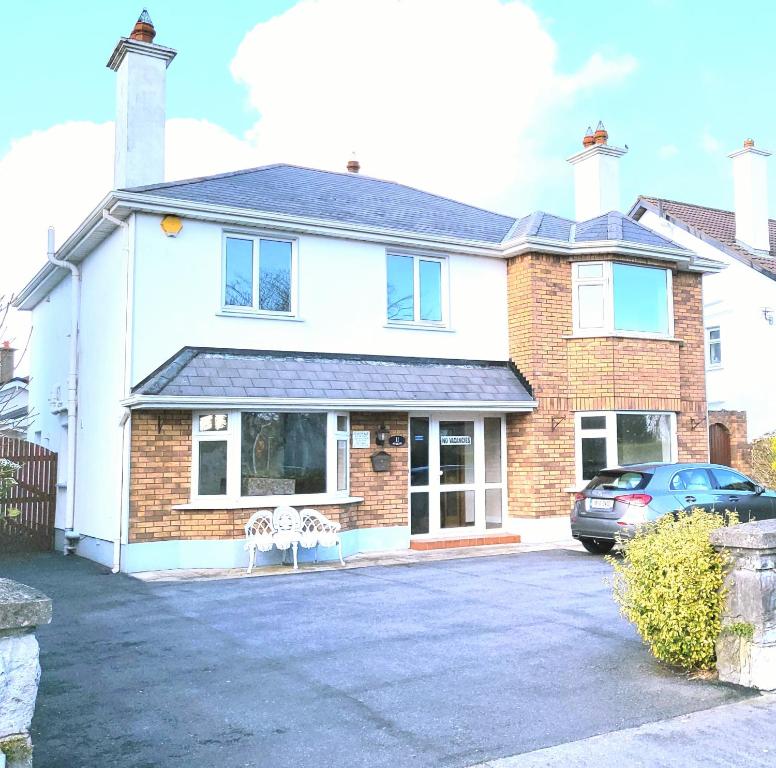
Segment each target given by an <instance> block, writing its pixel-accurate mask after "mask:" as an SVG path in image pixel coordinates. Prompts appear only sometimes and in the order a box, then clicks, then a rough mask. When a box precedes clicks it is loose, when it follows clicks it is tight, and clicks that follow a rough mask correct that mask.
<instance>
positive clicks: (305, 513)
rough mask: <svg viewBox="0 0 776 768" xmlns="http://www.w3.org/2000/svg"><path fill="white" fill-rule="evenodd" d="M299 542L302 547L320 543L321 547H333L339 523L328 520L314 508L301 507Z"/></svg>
mask: <svg viewBox="0 0 776 768" xmlns="http://www.w3.org/2000/svg"><path fill="white" fill-rule="evenodd" d="M299 514H300V516H301V518H302V535H301V542H302V546H303V547H314V546H316V544H320V545H321V546H322V547H333V546H334V545H335V544H336V543H337V538H338V537H337V532H338V531H339V529H340V527H341V526H340V524H339V523H335V522H334V521H333V520H329V518H328V517H326V516H325V515H322V514H321V513H320V512H318V511H317V510H315V509H303V510H302V511H301V512H300V513H299Z"/></svg>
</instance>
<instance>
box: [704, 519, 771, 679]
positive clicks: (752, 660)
mask: <svg viewBox="0 0 776 768" xmlns="http://www.w3.org/2000/svg"><path fill="white" fill-rule="evenodd" d="M711 542H712V544H713V545H714V546H715V548H716V549H717V550H722V551H725V552H727V553H728V555H729V557H730V568H729V569H728V572H727V575H726V577H725V590H726V598H725V600H726V602H725V608H724V611H723V615H722V633H721V634H720V637H719V639H718V640H717V670H718V672H719V679H720V680H722V681H723V682H728V683H736V684H737V685H745V686H748V687H750V688H759V689H761V690H767V691H772V690H776V520H762V521H759V522H755V523H745V524H743V525H735V526H731V527H729V528H719V529H717V530H716V531H714V532H713V533H712V535H711Z"/></svg>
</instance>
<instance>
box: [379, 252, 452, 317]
mask: <svg viewBox="0 0 776 768" xmlns="http://www.w3.org/2000/svg"><path fill="white" fill-rule="evenodd" d="M391 256H405V257H408V258H411V259H412V260H413V261H412V275H413V282H412V289H413V307H412V309H413V319H412V320H396V319H393V318H390V317H388V260H389V258H390V257H391ZM421 261H436V262H438V263H439V264H440V275H439V294H440V295H439V305H440V309H441V311H442V319H441V320H421V319H420V262H421ZM383 286H384V288H383V290H384V296H385V317H386V324H387V325H389V326H399V327H402V328H406V327H410V328H411V327H417V328H448V327H449V323H450V294H449V291H450V289H449V260H448V258H447V256H431V255H428V254H425V253H418V252H415V251H413V252H412V253H409V252H405V251H401V250H390V251H386V253H385V279H384V281H383Z"/></svg>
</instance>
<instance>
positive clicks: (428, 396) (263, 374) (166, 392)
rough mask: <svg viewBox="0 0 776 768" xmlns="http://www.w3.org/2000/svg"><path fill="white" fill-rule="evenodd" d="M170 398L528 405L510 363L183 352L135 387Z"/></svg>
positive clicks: (524, 388)
mask: <svg viewBox="0 0 776 768" xmlns="http://www.w3.org/2000/svg"><path fill="white" fill-rule="evenodd" d="M132 391H133V394H136V395H163V396H168V397H176V396H178V397H265V398H304V399H310V400H327V399H338V398H339V399H349V400H362V399H363V400H384V401H395V400H402V401H406V400H426V401H427V400H439V401H440V402H444V401H446V400H472V401H477V402H483V401H514V402H520V403H522V402H525V403H531V402H532V401H533V397H532V395H531V392H530V391H529V389H528V387H527V384H526V382H525V381H524V379H522V376H521V375H520V373H519V372H518V371H517V369H516V368H515V367H514V366H512V365H511V364H510V363H509V362H490V361H464V360H439V359H418V358H400V357H376V356H371V355H360V356H351V355H336V354H319V353H302V352H268V351H251V350H229V349H203V348H198V347H184V348H183V349H181V351H180V352H178V353H177V354H176V355H175V356H174V357H173V358H171V359H170V360H168V361H167V362H166V363H165V364H164V365H162V366H161V367H160V368H159V369H157V371H155V372H154V373H153V374H151V376H149V377H148V378H147V379H145V380H144V381H142V382H140V384H138V385H137V386H136V387H134V389H133V390H132Z"/></svg>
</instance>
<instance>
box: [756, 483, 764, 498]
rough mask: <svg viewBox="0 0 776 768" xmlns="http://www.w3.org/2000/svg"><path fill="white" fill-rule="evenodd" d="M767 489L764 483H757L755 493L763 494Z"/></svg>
mask: <svg viewBox="0 0 776 768" xmlns="http://www.w3.org/2000/svg"><path fill="white" fill-rule="evenodd" d="M765 491H766V489H765V488H764V487H763V486H762V485H755V487H754V493H755V496H762V494H764V493H765Z"/></svg>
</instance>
